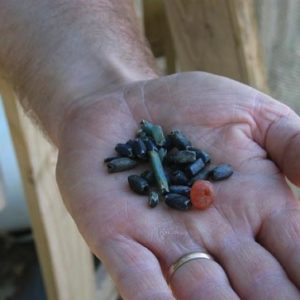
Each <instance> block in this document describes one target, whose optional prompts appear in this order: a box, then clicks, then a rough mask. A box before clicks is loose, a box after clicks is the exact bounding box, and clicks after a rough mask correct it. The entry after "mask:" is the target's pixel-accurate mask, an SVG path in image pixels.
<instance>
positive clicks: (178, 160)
mask: <svg viewBox="0 0 300 300" xmlns="http://www.w3.org/2000/svg"><path fill="white" fill-rule="evenodd" d="M167 160H168V162H169V163H171V164H186V163H192V162H194V161H195V160H196V152H194V151H189V150H181V151H177V152H175V153H170V154H169V155H168V156H167Z"/></svg>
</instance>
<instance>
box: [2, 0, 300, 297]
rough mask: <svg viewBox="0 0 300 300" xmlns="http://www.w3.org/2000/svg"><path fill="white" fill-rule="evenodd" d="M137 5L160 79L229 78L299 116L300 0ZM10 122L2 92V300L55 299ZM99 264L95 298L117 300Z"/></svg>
mask: <svg viewBox="0 0 300 300" xmlns="http://www.w3.org/2000/svg"><path fill="white" fill-rule="evenodd" d="M135 5H136V10H137V14H138V16H139V19H140V22H141V26H142V27H143V30H144V32H145V35H146V37H147V39H148V41H149V44H150V46H151V48H152V51H153V53H154V55H155V56H156V60H157V65H158V67H159V69H160V70H161V72H162V73H163V74H171V73H174V72H177V71H186V70H203V71H207V72H212V73H216V74H220V75H224V76H228V77H231V78H234V79H236V80H239V81H242V82H245V83H247V84H250V85H252V86H254V87H256V88H258V89H260V90H263V91H267V92H269V93H270V94H271V95H272V96H273V97H275V98H276V99H278V100H280V101H282V102H284V103H286V104H288V105H289V106H291V107H292V108H293V109H294V110H296V112H298V114H300V101H299V96H300V84H299V83H300V82H299V80H300V35H299V30H300V0H285V1H281V0H253V1H250V0H245V1H241V0H213V1H205V0H195V1H194V0H174V1H172V0H169V1H168V0H166V1H162V0H144V1H142V0H137V1H135ZM1 95H2V96H1ZM6 100H7V99H6ZM16 113H17V112H16ZM7 115H9V114H7V113H6V112H5V108H4V93H2V91H1V86H0V300H9V299H18V300H19V299H30V300H35V299H38V300H43V299H49V300H50V297H51V300H52V299H55V298H53V296H50V297H49V289H47V288H46V287H45V274H46V273H45V272H43V271H42V269H43V267H41V264H40V263H39V260H38V256H37V251H36V240H35V238H34V237H33V234H32V226H31V223H32V222H31V220H32V217H31V218H30V217H29V215H30V213H29V206H28V204H27V203H30V199H28V192H26V191H28V187H27V188H26V186H27V185H28V184H30V183H28V178H25V177H24V172H23V173H22V172H21V170H22V168H20V164H19V162H20V157H21V156H22V155H21V156H20V155H16V148H15V146H14V145H15V143H16V141H15V139H13V136H12V133H13V130H12V129H13V128H12V126H9V118H8V117H7ZM21 124H24V123H22V122H21ZM10 125H11V123H10ZM23 129H24V128H23ZM20 132H21V131H20ZM24 135H25V138H27V139H29V138H30V135H27V136H26V134H24ZM42 143H47V142H46V141H44V140H43V142H42ZM34 146H36V145H31V146H28V145H27V147H28V148H29V154H30V153H31V154H30V155H31V156H32V155H33V156H32V157H31V159H32V158H33V159H34V158H35V157H37V159H39V156H38V154H36V153H35V152H34V151H30V149H31V148H30V147H32V149H34ZM19 151H20V150H19ZM53 151H54V152H55V150H53ZM32 153H33V154H32ZM30 155H29V156H30ZM54 156H55V154H54ZM29 163H30V164H31V165H34V163H32V161H30V162H29ZM52 165H53V161H52V162H51V168H52ZM54 165H55V158H54ZM49 168H50V167H49ZM32 169H33V181H35V180H36V177H34V176H35V175H36V174H35V172H34V171H35V167H34V166H33V167H32ZM43 170H44V169H43ZM45 172H47V170H46V171H45ZM52 173H53V174H54V172H52ZM36 176H38V175H36ZM53 178H54V177H53ZM52 181H53V179H52ZM41 186H42V185H41ZM39 193H40V191H38V192H37V195H39ZM37 198H38V201H40V200H39V198H40V197H39V196H38V197H37ZM41 201H42V200H41ZM41 203H42V202H41ZM32 205H33V206H34V205H35V204H34V203H33V204H31V206H30V207H32ZM41 207H42V209H43V206H41ZM61 209H63V208H61ZM44 212H45V211H44ZM35 213H37V212H35ZM32 214H33V210H32V208H31V216H32ZM47 217H48V218H51V209H50V210H49V214H47ZM49 224H52V223H51V220H50V223H49ZM46 225H47V224H46ZM33 226H34V225H33ZM72 226H73V225H72ZM46 229H47V228H46ZM47 232H48V231H47V230H46V233H47ZM54 232H57V231H54ZM47 234H48V235H50V233H47ZM48 235H47V238H48ZM52 235H53V233H52ZM54 239H55V237H53V240H52V241H54ZM45 247H48V246H47V245H45ZM51 251H52V249H51V247H50V250H49V252H50V254H51V253H52V252H51ZM51 255H52V254H51ZM51 255H50V256H51ZM53 255H59V254H53ZM100 265H101V264H100V262H99V261H97V260H96V259H94V261H93V270H94V271H95V274H96V275H95V276H96V277H95V278H96V295H97V296H96V297H97V299H103V300H105V299H106V300H115V299H117V298H118V293H117V291H116V290H115V288H114V286H113V283H112V282H111V280H110V279H109V278H107V277H106V275H105V271H104V270H103V269H101V268H100V269H99V266H100ZM42 274H43V275H42ZM71 280H72V279H71ZM46 290H48V297H47V296H46V294H47V293H46ZM65 295H67V294H65ZM57 299H58V300H60V299H70V298H69V297H68V296H59V297H58V298H57ZM72 299H74V298H72ZM76 299H77V298H76ZM78 299H80V298H78ZM85 299H87V300H89V299H90V298H85ZM85 299H84V298H81V300H85Z"/></svg>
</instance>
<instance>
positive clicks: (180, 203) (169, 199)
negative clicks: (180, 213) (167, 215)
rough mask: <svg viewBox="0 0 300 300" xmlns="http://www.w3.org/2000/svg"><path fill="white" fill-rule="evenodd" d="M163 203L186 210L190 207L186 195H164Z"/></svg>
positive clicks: (189, 201)
mask: <svg viewBox="0 0 300 300" xmlns="http://www.w3.org/2000/svg"><path fill="white" fill-rule="evenodd" d="M165 203H166V204H167V205H168V206H169V207H171V208H174V209H177V210H188V209H189V208H190V207H191V200H190V199H189V198H188V197H186V196H183V195H180V194H174V193H170V194H167V195H165Z"/></svg>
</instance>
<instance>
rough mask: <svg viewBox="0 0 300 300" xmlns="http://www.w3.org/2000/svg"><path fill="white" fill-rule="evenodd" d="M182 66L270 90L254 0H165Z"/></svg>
mask: <svg viewBox="0 0 300 300" xmlns="http://www.w3.org/2000/svg"><path fill="white" fill-rule="evenodd" d="M164 3H165V7H166V13H167V18H168V21H169V24H170V28H171V32H172V36H173V39H174V43H175V49H176V54H177V58H178V61H179V65H180V67H181V69H182V70H183V71H188V70H201V71H206V72H211V73H215V74H219V75H224V76H228V77H230V78H233V79H236V80H239V81H241V82H244V83H247V84H249V85H251V86H253V87H255V88H257V89H260V90H262V91H267V90H268V88H267V83H266V76H265V70H264V66H263V63H262V59H261V52H260V51H261V50H260V45H259V42H258V36H257V29H256V19H255V14H254V3H253V0H164Z"/></svg>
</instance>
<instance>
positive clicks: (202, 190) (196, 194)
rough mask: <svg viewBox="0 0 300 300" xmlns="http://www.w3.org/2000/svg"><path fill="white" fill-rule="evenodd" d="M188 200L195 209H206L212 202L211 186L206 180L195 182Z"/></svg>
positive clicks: (212, 192) (212, 190)
mask: <svg viewBox="0 0 300 300" xmlns="http://www.w3.org/2000/svg"><path fill="white" fill-rule="evenodd" d="M190 198H191V202H192V205H193V206H194V207H195V208H198V209H206V208H208V207H209V206H210V205H211V204H212V202H213V201H214V189H213V185H212V184H211V183H210V182H209V181H207V180H197V181H196V182H195V183H194V184H193V186H192V189H191V193H190Z"/></svg>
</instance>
